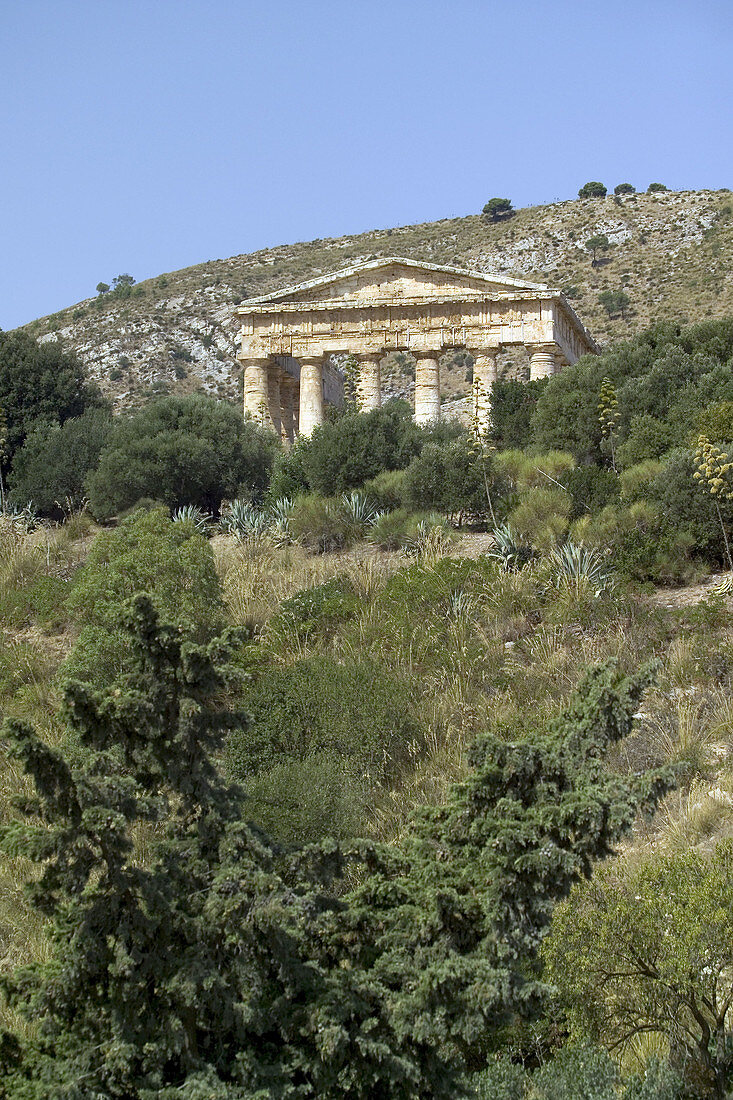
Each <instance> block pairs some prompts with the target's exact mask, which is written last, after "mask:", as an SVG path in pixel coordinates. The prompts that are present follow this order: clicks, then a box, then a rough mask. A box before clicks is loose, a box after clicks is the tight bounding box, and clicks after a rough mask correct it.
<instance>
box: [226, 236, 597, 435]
mask: <svg viewBox="0 0 733 1100" xmlns="http://www.w3.org/2000/svg"><path fill="white" fill-rule="evenodd" d="M237 314H238V317H239V320H240V323H241V329H240V332H239V340H240V350H239V353H238V358H239V359H240V360H241V361H242V362H243V364H244V369H245V410H246V411H247V412H248V413H249V415H250V416H254V417H255V418H257V419H260V420H261V421H262V422H264V423H267V424H269V426H271V427H273V428H274V429H275V430H276V431H280V432H282V434H283V438H290V439H292V438H293V437H294V433H295V432H297V431H299V432H300V433H301V434H308V433H309V432H310V431H312V430H313V427H314V426H315V425H316V424H318V423H320V422H321V420H322V417H323V368H324V363H325V362H326V361H327V360H328V358H329V356H331V355H333V354H339V353H342V354H343V353H346V354H350V355H355V356H357V357H358V358H359V359H360V377H359V380H358V385H357V390H358V394H359V399H360V403H361V405H362V407H363V408H374V407H376V406H377V405H379V404H380V400H381V394H380V377H379V375H380V360H381V358H383V357H384V356H385V355H387V354H388V353H389V352H391V351H395V350H402V351H409V352H410V353H411V354H412V355H414V356H415V359H416V377H415V418H416V420H418V421H419V422H425V421H427V420H429V419H434V418H436V417H437V416H439V414H440V390H439V381H438V369H437V361H438V357H439V356H440V355H441V354H442V353H443V352H444V351H447V350H450V349H454V348H465V349H466V350H468V351H470V352H471V354H472V355H473V357H474V360H475V364H476V365H475V367H474V375H475V389H476V412H477V414H479V420H480V422H481V423H482V425H483V426H484V427H486V426H487V425H488V417H489V416H490V391H491V386H492V384H493V381H494V380H495V379H496V356H497V354H498V352H499V350H500V349H501V350H504V349H508V348H511V347H513V346H520V347H523V348H526V350H527V353H528V354H529V356H530V376H531V377H533V378H535V377H537V378H540V377H545V376H546V375H548V374H552V373H554V372H555V371H556V370H557V369H560V368H561V367H562V366H563V365H564V364H565V363H573V362H575V361H576V360H577V359H578V358H579V357H580V356H581V355H583V354H585V353H587V352H596V351H597V350H598V348H597V345H596V344H595V341H594V340H593V339H592V337H591V336H590V335H589V333H588V332H587V331H586V329H585V328H584V326H583V325H582V323H581V322H580V320H579V318H578V317H577V315H576V314H575V312H574V311H573V309H572V308H571V306H570V305H569V303H568V302H567V300H566V299H565V298H564V297H563V295H562V294H561V292H560V291H558V290H553V289H552V288H550V287H547V286H541V285H538V284H535V283H527V282H521V281H519V280H517V279H510V278H505V277H503V276H498V275H484V274H482V273H480V272H473V271H463V270H460V269H458V268H452V267H442V266H439V265H437V264H429V263H418V262H416V261H413V260H406V259H398V258H390V259H381V260H371V261H368V262H366V263H362V264H357V265H355V266H353V267H350V268H346V269H345V270H343V271H340V272H335V273H334V274H332V275H328V276H324V277H321V278H319V279H312V280H310V281H309V282H306V283H302V284H300V285H299V286H297V287H290V288H287V289H285V290H281V291H277V292H275V293H274V294H267V295H263V296H261V297H259V298H251V299H250V300H249V301H246V302H243V303H242V305H241V306H240V307H239V308H238V310H237ZM270 375H273V376H274V375H277V378H278V386H280V388H282V386H281V380H282V378H283V376H284V375H288V376H290V377H291V378H292V379H293V381H294V382H296V383H297V386H298V394H297V400H296V404H297V406H298V409H299V412H300V417H299V423H298V424H297V426H296V427H294V428H293V429H292V430H291V431H289V432H286V431H285V429H284V427H283V424H284V422H285V420H287V419H288V418H287V417H285V418H284V417H283V415H282V410H281V409H280V408H279V407H278V406H277V401H278V400H279V398H278V386H276V385H275V382H274V381H272V380H270V379H269V376H270ZM288 384H289V383H286V388H287V385H288ZM482 390H483V391H484V392H483V394H482V392H481V391H482ZM316 391H319V392H316ZM295 420H296V421H297V420H298V417H295Z"/></svg>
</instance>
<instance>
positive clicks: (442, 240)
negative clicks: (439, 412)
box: [27, 189, 733, 407]
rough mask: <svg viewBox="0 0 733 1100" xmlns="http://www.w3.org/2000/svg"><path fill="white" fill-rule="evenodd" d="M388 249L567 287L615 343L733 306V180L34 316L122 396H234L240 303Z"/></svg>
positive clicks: (223, 274) (327, 246) (171, 282)
mask: <svg viewBox="0 0 733 1100" xmlns="http://www.w3.org/2000/svg"><path fill="white" fill-rule="evenodd" d="M596 234H605V235H607V237H608V239H609V241H610V242H611V248H610V250H609V251H608V252H607V253H606V254H605V255H604V256H603V257H601V259H600V262H599V263H598V265H597V266H593V265H592V263H591V259H590V255H589V253H588V251H587V250H586V248H585V241H586V240H588V238H589V237H592V236H594V235H596ZM381 255H398V256H408V257H414V258H416V259H423V260H428V261H431V262H434V263H444V264H453V265H456V266H465V267H471V268H476V269H478V270H481V271H496V272H502V273H504V274H506V275H512V276H517V277H520V278H521V277H525V278H528V279H530V280H536V281H538V282H547V283H549V284H551V285H554V286H560V287H562V288H563V289H565V290H566V292H567V293H568V296H569V297H571V298H572V299H573V305H574V306H575V308H576V310H577V311H578V313H579V314H580V316H581V318H582V320H583V321H584V322H585V324H586V325H587V326H588V328H589V329H590V330H591V332H592V333H593V335H594V336H595V337H596V338H597V339H598V340H599V341H600V342H601V343H604V342H608V341H609V340H611V339H616V338H619V337H623V336H626V335H629V334H631V333H633V332H637V331H639V330H640V329H641V328H643V327H644V326H646V325H647V324H648V323H649V322H650V321H652V320H660V319H665V318H669V319H674V320H680V321H689V322H694V321H696V320H698V319H704V318H707V317H719V316H723V315H725V314H731V313H733V263H732V261H733V196H732V195H731V192H730V191H729V190H727V189H725V190H720V191H680V192H660V193H656V194H651V195H649V194H639V195H636V194H634V195H627V196H620V197H618V198H615V197H613V196H611V197H608V198H605V199H586V200H579V199H576V200H568V201H565V202H557V203H551V204H549V205H546V206H533V207H526V208H524V209H522V210H518V211H517V212H516V213H515V214H514V215H513V216H512V217H510V218H508V219H506V220H504V221H500V222H497V223H492V222H490V221H489V220H488V219H487V218H485V217H483V216H482V215H471V216H469V217H465V218H452V219H446V220H443V221H438V222H430V223H426V224H422V225H411V226H403V227H400V228H395V229H385V230H373V231H371V232H368V233H362V234H358V235H355V236H350V237H341V238H338V239H326V240H315V241H308V242H301V243H298V244H293V245H280V246H277V247H275V248H269V249H264V250H262V251H260V252H254V253H250V254H245V255H240V256H233V257H231V258H230V259H226V260H222V259H217V260H211V261H209V262H208V263H203V264H197V265H195V266H193V267H188V268H184V269H183V270H181V271H176V272H168V273H166V274H164V275H161V276H159V277H157V278H155V279H148V280H146V281H145V282H142V283H140V284H139V285H137V286H135V287H134V288H133V290H132V293H131V294H130V295H129V296H128V297H125V298H122V297H116V296H115V294H114V293H113V294H108V295H104V296H102V297H99V298H90V299H87V300H85V301H83V302H80V303H78V304H77V305H75V306H71V307H69V308H68V309H66V310H62V311H61V312H60V313H56V314H53V315H51V316H49V317H44V318H41V319H39V320H37V321H34V322H32V323H31V324H30V325H28V326H27V328H28V330H29V331H31V332H32V333H33V334H34V335H36V336H38V337H40V338H41V339H58V338H61V339H62V340H63V342H64V344H65V346H67V347H70V348H74V349H76V350H77V351H78V352H79V354H80V355H81V357H82V358H83V360H84V362H85V363H86V365H87V368H88V370H89V372H90V374H91V375H92V377H94V378H96V379H98V380H99V382H100V383H101V385H102V387H103V389H104V390H105V391H106V392H108V393H109V394H110V395H111V396H113V397H114V399H115V402H116V403H117V404H118V405H120V406H122V407H124V406H128V405H135V404H138V403H139V402H140V401H142V400H144V399H145V398H146V397H148V396H150V395H151V394H154V393H165V392H187V391H190V390H193V389H197V388H200V387H203V388H204V389H205V390H206V392H209V393H212V394H216V395H219V396H221V397H225V398H229V399H232V400H234V399H237V398H238V395H239V392H240V378H239V370H238V368H237V364H236V361H235V358H234V345H233V339H232V334H233V331H234V326H233V324H232V319H231V318H232V311H233V307H234V306H235V305H236V304H237V303H238V302H240V301H242V299H244V298H247V297H251V296H254V295H257V294H264V293H267V292H269V291H272V290H275V289H277V288H279V287H283V286H287V285H290V284H292V283H298V282H301V281H304V280H306V279H310V278H314V277H316V276H318V275H321V274H324V273H327V272H329V271H333V270H337V269H338V268H340V267H343V266H345V265H346V264H348V263H353V262H357V261H360V260H367V259H370V258H376V257H378V256H381ZM621 287H623V288H624V289H625V290H626V293H627V294H628V295H629V297H630V299H631V307H630V309H629V310H628V311H627V316H626V317H623V318H622V317H619V316H614V317H613V318H609V317H608V316H607V315H606V313H605V311H604V310H603V309H602V308H601V306H600V305H599V304H598V300H597V299H598V294H599V293H600V292H602V291H603V290H607V289H611V290H616V289H619V288H621ZM446 381H447V382H448V385H447V386H446V390H447V393H448V394H451V395H452V394H455V395H459V394H460V393H461V392H462V390H464V389H465V388H466V385H465V376H464V372H455V374H454V375H453V376H452V377H451V378H450V379H446ZM397 389H400V386H399V384H398V385H397Z"/></svg>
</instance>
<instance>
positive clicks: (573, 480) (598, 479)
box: [560, 466, 620, 519]
mask: <svg viewBox="0 0 733 1100" xmlns="http://www.w3.org/2000/svg"><path fill="white" fill-rule="evenodd" d="M560 480H561V482H562V485H563V488H564V489H566V490H567V491H568V492H569V493H570V495H571V497H572V498H573V506H572V509H571V512H570V518H571V519H577V518H578V516H582V515H586V514H588V513H590V514H593V513H595V512H599V511H600V510H601V508H605V506H606V505H607V504H613V503H614V501H616V500H618V497H619V493H620V484H619V478H618V475H617V474H616V473H614V471H613V470H606V469H604V468H603V467H602V466H574V467H573V468H572V469H570V470H566V471H565V473H564V474H562V477H561V478H560Z"/></svg>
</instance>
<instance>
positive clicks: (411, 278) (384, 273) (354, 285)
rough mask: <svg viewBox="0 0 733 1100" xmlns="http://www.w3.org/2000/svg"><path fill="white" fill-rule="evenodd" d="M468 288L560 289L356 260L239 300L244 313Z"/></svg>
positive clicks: (505, 291)
mask: <svg viewBox="0 0 733 1100" xmlns="http://www.w3.org/2000/svg"><path fill="white" fill-rule="evenodd" d="M466 291H474V292H478V293H484V294H492V295H493V294H497V295H502V296H503V295H518V294H526V293H542V294H553V293H557V292H553V291H552V290H550V288H549V287H547V286H543V285H541V284H538V283H527V282H523V281H521V280H519V279H510V278H507V277H506V276H504V275H493V274H492V275H485V274H483V272H480V271H466V270H463V269H461V268H457V267H443V266H441V265H439V264H430V263H421V262H419V261H416V260H408V259H402V258H399V257H385V258H383V259H379V260H367V261H366V262H365V263H361V264H354V265H353V266H351V267H348V268H345V269H343V270H341V271H336V272H334V273H333V274H331V275H324V276H321V277H320V278H318V279H311V280H309V281H308V282H305V283H300V284H299V285H298V286H293V287H286V288H284V289H283V290H278V291H275V292H274V293H273V294H264V295H261V296H260V297H258V298H250V299H248V300H247V301H246V302H242V303H241V305H240V307H239V310H240V312H241V311H245V310H246V308H247V306H249V305H260V304H265V303H273V304H275V303H277V302H325V301H337V300H341V301H359V300H361V299H363V300H364V301H374V300H375V299H379V298H393V299H394V298H397V299H399V298H429V297H434V296H436V295H441V296H442V295H446V296H448V297H450V296H451V295H452V294H455V295H456V297H459V296H461V295H464V294H465V293H466Z"/></svg>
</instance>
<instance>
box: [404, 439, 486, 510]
mask: <svg viewBox="0 0 733 1100" xmlns="http://www.w3.org/2000/svg"><path fill="white" fill-rule="evenodd" d="M487 482H488V485H489V492H491V487H492V485H493V477H492V472H491V460H490V457H489V456H484V457H482V455H481V454H480V453H479V452H478V451H477V450H476V448H475V447H474V446H473V445H472V439H471V437H470V436H468V434H463V435H462V436H460V437H459V438H457V439H453V440H450V441H449V442H447V443H428V444H427V445H426V446H425V447H424V448H423V449H422V451H421V452H420V454H419V455H418V456H417V457H416V458H414V459H413V460H412V462H411V463H410V465H409V466H408V468H407V471H406V472H405V480H404V495H405V501H406V503H407V504H408V505H409V506H410V507H412V508H415V509H424V510H429V511H433V510H434V511H438V512H444V513H446V514H448V513H458V512H466V513H469V514H470V515H479V516H484V515H487V514H488V513H489V511H490V508H489V500H488V497H487ZM492 503H493V501H492Z"/></svg>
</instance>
